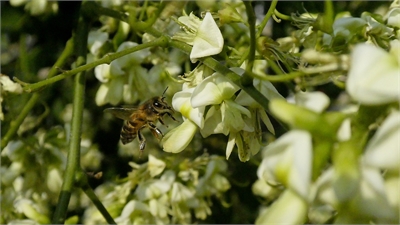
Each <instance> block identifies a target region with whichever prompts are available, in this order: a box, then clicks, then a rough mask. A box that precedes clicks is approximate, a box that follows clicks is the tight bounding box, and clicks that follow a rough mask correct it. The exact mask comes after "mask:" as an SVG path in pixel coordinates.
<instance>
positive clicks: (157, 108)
mask: <svg viewBox="0 0 400 225" xmlns="http://www.w3.org/2000/svg"><path fill="white" fill-rule="evenodd" d="M167 89H168V88H167ZM167 89H165V91H164V92H163V94H162V95H161V96H156V97H153V98H151V99H149V100H147V101H146V102H144V103H143V104H142V105H140V106H139V107H137V108H128V107H113V108H107V109H105V110H104V112H109V113H111V114H113V115H114V116H115V117H117V118H120V119H123V120H124V125H123V126H122V129H121V135H120V139H121V142H122V144H124V145H125V144H128V143H129V142H132V141H133V140H134V139H135V138H136V136H137V137H138V140H139V149H140V156H141V155H142V152H143V150H144V149H145V147H146V139H145V138H144V136H143V134H142V132H141V131H142V129H143V128H145V127H148V128H149V129H150V131H151V133H152V134H153V135H154V137H156V138H157V139H159V140H160V139H161V138H162V137H163V136H164V135H163V133H162V132H161V130H160V129H158V128H157V127H156V125H155V123H156V122H157V120H158V121H160V123H161V124H162V125H164V126H166V125H165V123H164V121H163V116H164V115H168V116H169V117H171V118H172V119H173V120H174V121H177V120H176V119H175V118H174V116H173V115H172V114H173V113H174V112H175V111H174V110H173V109H172V107H171V106H169V105H168V103H167V102H165V101H164V99H165V97H164V94H165V92H166V91H167ZM167 127H168V126H167Z"/></svg>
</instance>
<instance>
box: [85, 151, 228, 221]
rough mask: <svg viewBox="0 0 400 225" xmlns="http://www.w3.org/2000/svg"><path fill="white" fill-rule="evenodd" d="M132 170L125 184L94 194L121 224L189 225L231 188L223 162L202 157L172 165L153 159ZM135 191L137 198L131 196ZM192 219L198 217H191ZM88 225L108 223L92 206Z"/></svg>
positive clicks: (104, 187)
mask: <svg viewBox="0 0 400 225" xmlns="http://www.w3.org/2000/svg"><path fill="white" fill-rule="evenodd" d="M130 165H131V166H132V167H133V169H132V171H131V172H130V173H129V174H128V177H127V178H126V179H125V181H124V182H122V183H120V184H118V185H116V184H104V185H101V186H99V187H98V188H96V190H95V191H96V193H97V194H98V196H99V198H100V199H101V201H102V203H103V204H104V205H105V207H106V208H107V210H108V211H109V212H110V214H111V215H113V216H115V217H116V218H115V222H117V223H118V224H171V223H172V224H189V223H193V222H194V220H195V219H197V220H204V219H206V218H207V217H208V216H209V215H211V213H212V212H211V209H210V206H211V201H210V198H211V197H212V196H214V197H216V198H218V199H219V200H221V201H224V198H223V193H224V192H226V191H227V190H228V189H230V184H229V181H228V180H227V179H226V177H225V176H224V175H223V174H224V173H225V172H226V169H227V164H226V162H225V160H223V159H222V158H220V157H218V156H208V155H207V154H204V155H202V156H199V157H197V158H195V159H194V160H193V161H189V160H187V159H186V160H183V161H182V162H181V163H175V164H174V165H179V167H174V166H169V165H172V164H171V163H170V162H169V161H168V160H165V161H163V160H161V159H158V158H156V157H154V156H152V155H149V161H148V162H147V163H144V164H142V165H138V164H135V163H131V164H130ZM131 193H133V194H131ZM192 215H194V217H195V218H192ZM84 222H85V223H86V224H99V223H105V221H104V218H103V217H102V216H101V215H100V214H99V212H98V211H97V209H96V208H95V207H94V206H90V207H89V208H88V209H87V210H86V211H85V216H84Z"/></svg>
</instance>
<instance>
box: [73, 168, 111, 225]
mask: <svg viewBox="0 0 400 225" xmlns="http://www.w3.org/2000/svg"><path fill="white" fill-rule="evenodd" d="M76 177H77V183H78V185H79V186H80V187H81V188H82V190H83V192H85V194H86V195H87V196H88V198H89V199H90V200H91V201H92V202H93V204H94V205H95V206H96V208H97V209H98V210H99V212H100V213H101V214H102V215H103V216H104V219H105V220H106V221H107V223H109V224H117V223H115V221H114V219H113V218H112V217H111V215H110V213H109V212H108V211H107V209H106V208H105V207H104V205H103V204H102V203H101V201H100V200H99V198H98V197H97V196H96V194H95V193H94V191H93V189H92V188H91V187H90V185H89V182H88V179H87V174H86V173H85V172H84V171H82V170H80V171H79V172H78V173H77V176H76Z"/></svg>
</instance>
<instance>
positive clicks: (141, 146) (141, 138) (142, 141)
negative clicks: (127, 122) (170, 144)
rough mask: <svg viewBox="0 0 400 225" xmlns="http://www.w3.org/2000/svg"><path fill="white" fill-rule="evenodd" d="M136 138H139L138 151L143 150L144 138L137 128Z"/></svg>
mask: <svg viewBox="0 0 400 225" xmlns="http://www.w3.org/2000/svg"><path fill="white" fill-rule="evenodd" d="M137 134H138V139H139V149H140V151H143V150H144V148H146V138H144V136H143V134H142V132H141V131H140V130H138V132H137Z"/></svg>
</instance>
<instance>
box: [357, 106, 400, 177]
mask: <svg viewBox="0 0 400 225" xmlns="http://www.w3.org/2000/svg"><path fill="white" fill-rule="evenodd" d="M399 137H400V112H399V111H396V112H392V113H391V114H390V115H389V116H388V117H387V118H386V119H385V121H384V122H383V123H382V125H381V127H379V128H378V131H377V132H376V133H375V135H374V136H373V137H372V139H371V140H370V142H369V143H368V145H367V148H366V150H365V156H364V160H365V163H366V164H367V165H370V166H374V167H378V168H380V169H388V170H392V171H399V169H400V141H399Z"/></svg>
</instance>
